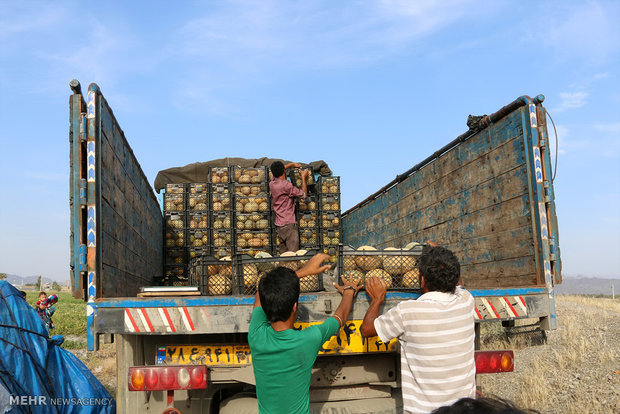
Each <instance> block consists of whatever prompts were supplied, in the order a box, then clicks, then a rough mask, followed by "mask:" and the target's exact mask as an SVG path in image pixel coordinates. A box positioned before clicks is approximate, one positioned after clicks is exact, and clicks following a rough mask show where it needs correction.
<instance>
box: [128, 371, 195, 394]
mask: <svg viewBox="0 0 620 414" xmlns="http://www.w3.org/2000/svg"><path fill="white" fill-rule="evenodd" d="M128 386H129V391H163V390H190V389H202V388H207V367H206V366H204V365H198V366H192V367H188V366H183V365H181V366H170V365H168V366H145V367H130V368H129V372H128Z"/></svg>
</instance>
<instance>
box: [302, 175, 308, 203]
mask: <svg viewBox="0 0 620 414" xmlns="http://www.w3.org/2000/svg"><path fill="white" fill-rule="evenodd" d="M309 175H310V171H308V170H303V171H302V172H301V191H303V192H304V199H305V198H306V197H307V196H308V183H307V181H308V176H309Z"/></svg>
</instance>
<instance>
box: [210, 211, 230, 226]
mask: <svg viewBox="0 0 620 414" xmlns="http://www.w3.org/2000/svg"><path fill="white" fill-rule="evenodd" d="M211 220H212V221H211V223H212V224H211V227H212V228H213V229H214V230H228V231H231V230H232V229H233V224H234V219H233V215H232V213H231V212H230V211H213V212H211Z"/></svg>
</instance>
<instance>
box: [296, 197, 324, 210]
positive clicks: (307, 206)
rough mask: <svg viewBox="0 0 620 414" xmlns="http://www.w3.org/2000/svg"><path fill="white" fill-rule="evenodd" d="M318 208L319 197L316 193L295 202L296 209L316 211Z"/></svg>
mask: <svg viewBox="0 0 620 414" xmlns="http://www.w3.org/2000/svg"><path fill="white" fill-rule="evenodd" d="M318 209H319V197H318V196H317V195H316V194H309V195H308V196H307V197H306V199H305V200H299V202H298V204H297V211H299V212H304V211H318Z"/></svg>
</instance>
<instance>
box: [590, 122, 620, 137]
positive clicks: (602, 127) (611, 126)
mask: <svg viewBox="0 0 620 414" xmlns="http://www.w3.org/2000/svg"><path fill="white" fill-rule="evenodd" d="M594 128H595V129H596V130H597V131H600V132H608V133H611V134H620V122H612V123H598V124H594Z"/></svg>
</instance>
